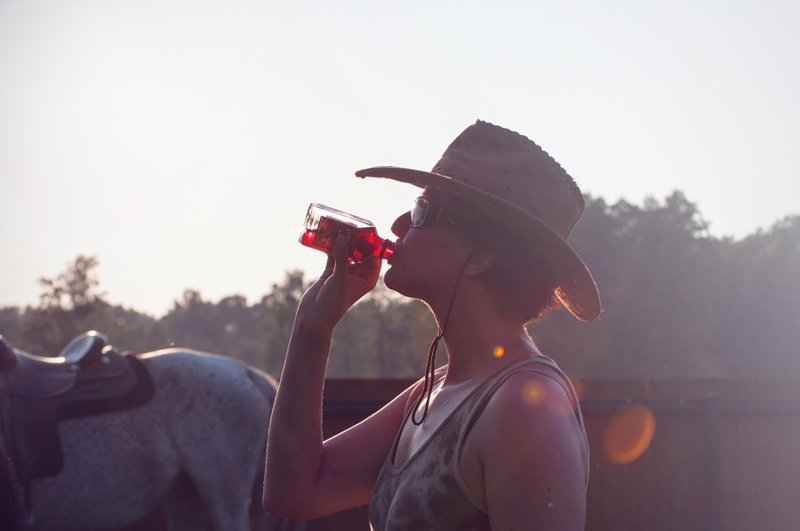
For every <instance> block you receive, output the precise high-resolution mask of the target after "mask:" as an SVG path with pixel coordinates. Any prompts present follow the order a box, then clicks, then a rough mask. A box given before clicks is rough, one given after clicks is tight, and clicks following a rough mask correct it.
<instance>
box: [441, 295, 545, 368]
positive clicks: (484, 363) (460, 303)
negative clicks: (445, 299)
mask: <svg viewBox="0 0 800 531" xmlns="http://www.w3.org/2000/svg"><path fill="white" fill-rule="evenodd" d="M464 288H466V289H464V290H463V291H462V292H461V293H459V294H458V296H457V297H458V299H457V300H456V302H455V304H454V305H453V308H452V310H451V314H450V316H449V319H447V323H446V327H445V331H444V336H443V339H444V343H445V345H446V346H447V353H448V357H449V364H448V370H447V379H446V383H447V382H449V383H459V382H463V381H466V380H470V379H474V378H479V379H482V378H484V377H487V376H489V375H490V374H493V373H494V372H496V370H497V369H499V368H500V367H502V366H504V365H507V364H508V363H510V362H513V361H516V360H518V359H520V358H523V357H526V356H531V355H534V354H537V353H538V352H537V350H536V346H535V345H534V343H533V340H532V339H531V337H530V336H529V335H528V333H527V331H526V330H525V327H524V326H523V324H522V323H520V322H518V321H516V320H514V319H511V318H509V317H508V316H506V315H505V314H503V313H502V312H500V310H499V308H498V307H497V305H496V304H495V303H494V300H492V299H491V298H490V297H489V295H488V293H486V292H485V291H484V290H480V289H478V290H476V289H474V288H473V289H470V287H466V286H464ZM437 319H438V317H437ZM442 319H446V316H442ZM440 323H441V324H440V326H444V325H445V323H444V321H441V322H440Z"/></svg>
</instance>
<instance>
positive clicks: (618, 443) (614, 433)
mask: <svg viewBox="0 0 800 531" xmlns="http://www.w3.org/2000/svg"><path fill="white" fill-rule="evenodd" d="M655 431H656V418H655V415H653V412H652V411H650V409H648V408H647V407H645V406H641V405H637V406H631V407H628V408H625V409H623V410H621V411H619V412H617V413H616V414H615V415H614V416H613V417H612V418H611V420H610V421H609V423H608V425H606V429H605V436H604V443H605V451H606V457H608V459H609V460H610V461H611V462H612V463H615V464H617V465H627V464H629V463H633V462H634V461H636V460H637V459H639V458H640V457H641V456H642V454H644V453H645V452H646V451H647V449H648V448H649V447H650V444H651V443H652V442H653V435H655Z"/></svg>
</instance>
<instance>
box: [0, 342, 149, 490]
mask: <svg viewBox="0 0 800 531" xmlns="http://www.w3.org/2000/svg"><path fill="white" fill-rule="evenodd" d="M10 350H11V351H12V352H13V354H14V356H13V360H10V361H9V360H8V358H5V359H6V361H5V362H4V365H6V366H10V370H9V369H8V368H5V369H4V371H5V372H6V374H7V377H6V382H5V384H6V385H5V387H6V392H7V394H8V397H9V398H10V429H11V434H12V437H11V441H12V444H13V454H14V456H15V457H16V461H17V465H18V467H19V469H20V472H21V476H22V477H23V478H24V482H25V483H29V482H30V481H31V480H33V479H36V478H40V477H46V476H52V475H56V474H58V473H59V472H60V471H61V469H62V467H63V465H64V454H63V451H62V448H61V441H60V439H59V435H58V426H57V425H58V422H59V421H60V420H63V419H66V418H72V417H80V416H88V415H98V414H102V413H109V412H112V411H117V410H121V409H126V408H131V407H134V406H138V405H142V404H144V403H146V402H147V401H148V400H150V398H151V397H152V395H153V390H154V389H153V382H152V379H151V377H150V374H149V373H148V372H147V369H146V368H145V366H144V365H143V364H142V362H141V361H139V359H138V358H137V357H136V356H135V355H133V354H127V353H126V354H123V353H120V352H118V351H117V350H116V349H114V347H113V346H112V345H110V344H109V342H108V338H107V337H106V336H104V335H103V334H100V333H98V332H95V331H90V332H87V333H85V334H81V335H80V336H78V337H76V338H75V339H73V340H72V341H71V342H70V343H69V344H68V345H67V346H66V347H65V348H64V350H63V351H62V352H61V354H60V355H59V356H58V357H43V356H35V355H33V354H28V353H27V352H23V351H20V350H17V349H10Z"/></svg>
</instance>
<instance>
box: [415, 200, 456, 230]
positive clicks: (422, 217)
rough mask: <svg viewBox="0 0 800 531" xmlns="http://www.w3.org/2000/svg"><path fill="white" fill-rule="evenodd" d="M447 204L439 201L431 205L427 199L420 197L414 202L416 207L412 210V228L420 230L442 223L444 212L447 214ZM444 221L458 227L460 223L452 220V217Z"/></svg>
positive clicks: (446, 217)
mask: <svg viewBox="0 0 800 531" xmlns="http://www.w3.org/2000/svg"><path fill="white" fill-rule="evenodd" d="M446 210H447V208H445V203H444V202H443V201H442V202H440V201H437V202H435V203H431V201H430V200H429V199H428V198H426V197H422V196H420V197H418V198H416V199H415V200H414V206H413V207H412V208H411V227H412V228H415V229H419V228H422V227H425V226H429V225H433V224H434V223H437V222H438V221H440V218H442V212H445V211H446ZM444 221H447V222H448V223H449V224H450V225H457V224H458V222H457V221H456V220H455V219H452V216H445V217H444Z"/></svg>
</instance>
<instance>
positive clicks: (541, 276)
mask: <svg viewBox="0 0 800 531" xmlns="http://www.w3.org/2000/svg"><path fill="white" fill-rule="evenodd" d="M446 208H447V209H448V210H450V211H451V212H452V216H453V218H454V221H456V220H457V221H456V222H455V223H453V226H454V227H455V228H456V230H458V231H459V232H461V233H462V234H464V235H465V236H466V237H467V238H469V239H471V240H473V241H475V243H476V244H478V245H480V246H482V247H483V248H484V249H486V250H487V251H488V252H490V253H491V254H492V255H493V256H494V261H493V262H492V264H491V266H489V268H488V269H487V270H486V271H484V272H483V273H481V275H480V276H479V277H478V279H479V280H480V282H481V283H483V285H484V286H486V287H487V288H489V291H490V292H491V293H492V295H493V296H494V297H495V300H496V301H497V304H498V306H499V307H500V309H501V311H503V312H504V313H505V314H506V315H508V316H509V317H511V318H513V319H517V320H519V321H520V322H522V323H523V324H528V323H530V322H533V321H536V320H538V319H539V318H541V317H542V316H543V315H545V314H546V313H547V312H549V311H551V310H555V309H558V308H559V307H560V306H561V305H560V303H559V301H558V299H557V297H556V295H555V291H556V288H557V287H558V276H557V274H556V271H555V270H554V268H553V265H552V264H551V263H550V262H549V261H548V260H546V259H545V256H544V255H543V254H542V253H543V252H545V251H541V250H540V249H537V248H535V247H533V248H532V247H530V245H529V242H525V244H526V245H527V247H522V246H521V245H520V241H519V236H516V232H517V231H514V230H513V227H507V226H505V225H504V224H503V223H502V222H500V221H499V220H498V219H497V218H496V217H494V216H492V215H491V213H489V212H486V211H485V210H482V209H480V208H476V207H475V205H473V204H471V203H469V202H467V201H465V200H463V199H461V198H457V197H453V196H451V198H450V199H449V200H448V205H447V207H446Z"/></svg>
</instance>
